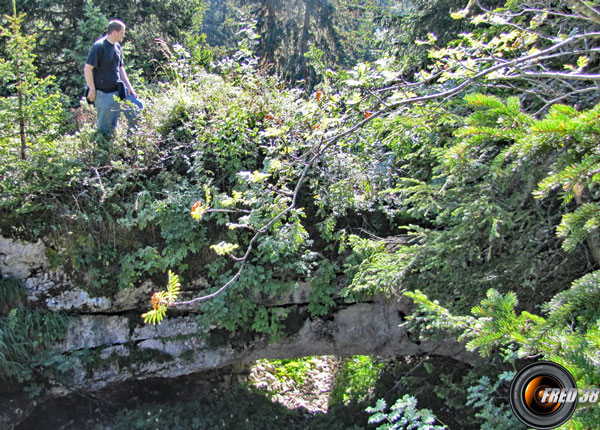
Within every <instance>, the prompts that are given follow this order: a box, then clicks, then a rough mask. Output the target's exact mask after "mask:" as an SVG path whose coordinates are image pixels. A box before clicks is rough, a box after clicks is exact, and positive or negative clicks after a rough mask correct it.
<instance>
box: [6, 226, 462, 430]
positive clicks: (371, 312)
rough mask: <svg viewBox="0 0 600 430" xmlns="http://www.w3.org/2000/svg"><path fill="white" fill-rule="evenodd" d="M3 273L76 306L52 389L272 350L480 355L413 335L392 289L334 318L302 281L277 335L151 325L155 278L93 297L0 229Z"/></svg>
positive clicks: (33, 300) (181, 319) (53, 306)
mask: <svg viewBox="0 0 600 430" xmlns="http://www.w3.org/2000/svg"><path fill="white" fill-rule="evenodd" d="M0 275H1V276H2V277H16V278H20V279H22V280H24V282H25V285H26V288H27V291H28V298H27V301H28V304H27V305H28V306H29V307H40V308H45V309H49V310H52V311H57V312H58V311H65V312H68V313H69V314H70V315H72V317H71V318H70V323H69V327H68V330H67V334H66V336H65V339H64V340H63V341H62V342H61V343H60V344H58V345H56V346H55V350H56V351H57V352H58V353H60V354H61V355H62V356H64V360H65V362H66V361H69V362H70V363H71V365H70V370H69V374H68V378H61V381H60V382H59V381H48V384H47V386H48V387H49V389H48V390H46V392H47V394H46V396H63V395H67V394H70V393H72V392H93V391H96V390H100V389H103V388H105V387H108V386H110V385H112V384H117V383H121V382H124V381H128V380H143V379H148V378H157V377H159V378H174V377H178V376H182V375H189V374H193V373H196V372H202V371H206V370H212V369H215V368H219V367H223V366H228V365H232V364H236V363H244V362H250V361H255V360H258V359H264V358H266V359H284V358H298V357H303V356H308V355H337V356H350V355H359V354H360V355H378V356H400V355H424V354H425V355H439V356H448V357H452V358H454V359H457V360H460V361H466V362H469V361H472V360H473V356H472V355H471V354H470V353H467V352H466V351H465V349H464V347H463V346H462V345H460V344H459V343H457V342H456V341H454V340H447V341H424V342H419V341H418V340H416V339H414V338H412V337H411V334H410V331H409V330H408V329H407V326H406V325H405V324H404V323H405V322H406V321H405V319H404V317H405V315H406V314H408V313H410V311H411V309H410V307H411V306H410V304H409V303H403V302H392V301H389V300H386V299H385V298H378V299H375V300H373V301H372V302H369V303H355V304H343V305H340V306H338V307H337V309H336V310H335V311H334V312H333V313H331V314H330V315H328V316H327V317H324V318H315V317H310V316H309V315H308V312H307V310H306V308H307V306H308V300H307V297H308V294H307V293H308V291H304V292H303V288H302V287H301V288H300V289H299V290H298V291H296V292H295V293H294V294H293V295H290V297H287V298H283V299H280V300H279V301H278V302H277V303H274V304H273V306H279V307H281V306H285V307H289V308H291V314H292V319H293V320H294V324H291V327H287V328H286V330H285V334H283V335H282V336H281V337H280V338H279V340H278V341H276V342H272V341H270V339H269V338H268V336H246V335H236V334H231V333H228V332H226V331H224V330H221V329H218V328H213V329H212V330H209V331H208V332H206V333H204V334H198V325H197V322H196V320H197V318H196V316H197V313H198V310H197V309H188V310H185V311H178V312H177V314H175V315H174V316H168V318H167V319H166V320H165V321H164V322H163V323H162V324H160V325H157V326H152V325H144V324H143V321H142V318H141V316H140V315H141V313H142V310H143V309H146V308H147V306H148V298H149V296H150V294H151V292H152V291H153V290H156V289H158V288H157V287H155V286H153V285H151V284H150V283H146V284H144V285H143V286H142V287H141V288H137V289H135V290H133V289H132V290H125V291H121V292H119V293H118V294H116V295H115V296H113V297H90V296H89V295H88V293H87V292H85V291H84V290H81V289H79V288H77V287H76V286H74V285H72V283H71V282H70V281H69V279H68V277H67V276H66V275H65V274H64V273H61V272H60V271H54V272H52V271H50V270H49V263H48V261H47V258H46V256H45V249H44V246H43V244H42V243H41V242H38V243H22V242H17V241H13V240H10V239H5V238H0ZM305 287H307V288H304V290H308V287H309V286H305ZM86 357H87V358H88V359H86ZM89 357H93V358H94V359H89ZM46 398H47V397H46ZM17 401H18V399H16V398H11V397H10V396H8V397H6V396H5V397H4V398H0V403H1V404H2V406H3V408H2V410H3V412H2V413H0V428H10V427H11V426H12V425H14V423H17V422H19V421H20V420H22V419H23V418H24V417H26V415H27V413H28V410H27V408H26V407H24V406H23V404H22V402H21V403H19V404H17ZM33 404H35V402H30V406H31V405H33Z"/></svg>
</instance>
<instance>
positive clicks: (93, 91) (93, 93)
mask: <svg viewBox="0 0 600 430" xmlns="http://www.w3.org/2000/svg"><path fill="white" fill-rule="evenodd" d="M87 99H88V101H89V102H90V103H92V102H93V101H94V100H96V89H91V88H90V91H89V92H88V95H87Z"/></svg>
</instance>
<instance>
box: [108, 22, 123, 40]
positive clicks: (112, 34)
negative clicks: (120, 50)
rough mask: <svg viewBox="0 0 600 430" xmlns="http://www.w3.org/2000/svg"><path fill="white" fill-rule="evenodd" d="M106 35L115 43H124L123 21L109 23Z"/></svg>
mask: <svg viewBox="0 0 600 430" xmlns="http://www.w3.org/2000/svg"><path fill="white" fill-rule="evenodd" d="M106 35H107V36H108V37H109V38H111V39H112V40H113V41H115V42H120V41H122V40H123V37H124V36H125V24H124V23H123V21H119V20H118V19H113V20H112V21H111V22H109V23H108V27H107V29H106Z"/></svg>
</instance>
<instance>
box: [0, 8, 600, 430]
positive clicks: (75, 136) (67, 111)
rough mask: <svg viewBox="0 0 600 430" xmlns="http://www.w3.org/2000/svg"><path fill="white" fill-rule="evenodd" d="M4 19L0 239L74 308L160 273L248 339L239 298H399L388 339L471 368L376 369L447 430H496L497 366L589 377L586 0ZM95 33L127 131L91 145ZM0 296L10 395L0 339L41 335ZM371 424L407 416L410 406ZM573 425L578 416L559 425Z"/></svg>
mask: <svg viewBox="0 0 600 430" xmlns="http://www.w3.org/2000/svg"><path fill="white" fill-rule="evenodd" d="M15 6H16V7H15V9H14V10H11V8H10V6H9V5H6V6H3V7H4V8H5V9H4V10H2V12H4V13H6V14H7V15H8V16H6V17H5V18H4V19H3V21H2V22H3V30H2V45H1V46H0V50H1V51H2V57H1V58H2V59H1V60H0V82H1V84H2V86H0V157H1V161H2V162H1V164H0V180H1V182H0V229H1V231H2V234H3V235H5V236H10V237H19V238H24V239H27V240H37V239H41V240H43V241H44V243H45V244H46V246H47V249H48V256H49V258H51V260H52V261H53V264H55V265H56V267H63V268H65V270H67V271H69V272H70V273H71V274H72V275H73V276H74V277H75V278H76V279H77V280H78V282H80V283H81V285H82V286H84V287H85V289H86V290H88V291H89V292H91V293H93V294H98V295H100V294H107V293H109V292H111V291H118V290H120V289H125V288H136V286H139V285H140V284H141V282H143V281H144V280H147V279H152V280H154V281H156V282H157V283H159V284H166V282H167V272H168V271H169V270H172V271H174V272H175V273H177V274H178V275H179V276H180V277H181V279H182V286H183V287H182V292H181V295H182V297H183V298H184V299H185V300H194V299H198V298H202V297H204V296H206V295H208V294H213V293H217V292H218V294H217V295H216V296H215V297H214V298H212V299H211V300H205V301H204V302H203V313H202V314H201V315H202V316H201V320H202V322H203V323H204V324H217V325H218V326H220V327H223V328H225V329H227V330H230V331H239V330H250V331H253V332H258V333H267V334H269V335H271V336H273V337H277V336H279V335H281V332H282V329H283V327H284V325H285V321H286V317H287V315H288V310H287V309H284V308H281V309H279V308H267V307H264V306H260V305H258V304H257V302H256V300H255V299H256V297H258V296H262V297H269V298H275V297H277V296H279V295H281V294H284V293H285V292H288V291H290V290H292V289H294V288H297V285H298V283H299V282H310V284H311V286H312V290H311V295H310V300H311V304H310V308H309V311H310V313H311V314H312V315H326V314H327V313H329V312H331V310H332V309H335V307H336V306H339V305H340V304H341V303H342V302H343V301H344V300H352V301H355V300H368V299H369V298H370V297H371V296H373V295H377V294H385V295H386V296H387V297H389V299H390V300H397V299H400V298H401V297H404V296H405V295H408V296H409V297H411V298H412V299H414V300H415V301H416V302H417V303H418V304H419V306H420V307H419V310H418V311H417V312H416V313H415V315H414V316H413V318H412V320H411V324H412V325H411V330H414V332H415V333H420V334H421V336H423V338H426V337H429V336H442V337H444V336H445V337H448V336H454V337H459V336H460V337H461V339H465V340H467V341H468V343H467V344H466V347H467V348H470V349H475V350H478V351H479V352H480V353H481V355H482V361H481V363H480V364H479V365H477V366H474V367H473V368H469V369H460V371H458V370H457V371H454V372H448V371H447V369H441V368H440V369H434V370H429V371H428V372H423V373H422V374H419V377H418V378H415V375H416V373H411V372H412V371H410V370H407V371H405V372H404V373H402V372H400V374H401V375H403V379H402V381H403V383H402V384H401V386H402V387H404V388H405V390H407V391H410V389H411V387H412V389H413V394H419V393H418V392H417V390H416V387H418V386H421V387H423V386H426V387H432V388H431V389H429V390H427V389H425V390H423V391H422V392H421V394H423V393H426V392H427V393H428V395H424V396H423V399H424V401H425V402H429V403H426V406H429V407H434V409H435V413H436V414H438V416H439V417H440V419H441V420H442V421H443V422H446V423H449V421H448V418H446V417H453V418H450V419H453V420H454V421H452V424H453V426H454V427H455V428H477V427H480V428H490V429H491V428H494V429H499V428H517V426H518V423H516V422H515V420H514V418H513V417H512V414H511V412H510V410H509V407H508V404H507V402H506V400H505V397H506V393H507V389H508V386H509V383H510V380H511V379H512V377H513V376H514V372H515V370H517V369H519V368H520V367H521V366H522V363H523V361H521V360H526V359H528V360H531V359H540V358H544V359H550V360H553V361H557V362H559V363H561V364H563V365H564V366H566V367H567V368H568V369H569V370H570V371H571V372H572V373H573V375H574V376H575V378H576V379H577V381H578V385H579V387H580V388H583V387H587V386H597V385H599V384H600V373H599V371H598V363H599V360H600V356H598V346H600V333H599V332H598V327H599V326H598V321H599V318H600V315H599V314H598V312H599V309H600V306H599V302H600V294H599V293H600V292H599V286H600V284H599V277H600V275H599V272H598V269H599V265H600V238H599V236H598V234H599V233H598V228H599V226H600V205H599V199H600V187H599V186H598V182H599V180H600V151H599V145H598V142H599V139H598V138H599V136H598V135H599V131H600V128H599V127H600V126H599V124H600V122H599V121H598V116H599V112H600V111H599V109H600V107H599V106H598V105H597V102H598V81H599V79H600V77H599V76H600V75H599V74H598V68H599V57H598V49H599V48H598V38H599V37H600V32H599V31H598V27H599V25H600V12H599V9H598V6H599V4H598V2H597V1H578V0H557V1H536V0H530V1H523V0H510V1H506V2H504V1H464V2H455V1H445V0H436V1H420V0H413V1H397V2H392V1H389V2H383V1H382V2H376V1H367V0H365V1H359V0H356V1H316V0H303V1H295V2H282V1H277V0H270V1H253V2H237V1H220V2H217V1H212V2H211V1H200V0H172V1H161V2H158V1H156V2H155V1H150V0H147V1H145V2H134V1H131V2H127V1H124V2H118V4H117V3H115V2H106V1H102V0H98V1H88V2H84V1H66V0H65V1H56V2H53V3H52V4H51V5H49V4H48V2H42V1H27V2H19V1H17V2H16V5H15ZM449 10H450V11H451V12H452V13H451V14H450V13H448V11H449ZM21 12H25V13H26V15H20V13H21ZM113 17H118V18H120V19H122V20H124V21H125V22H126V24H127V25H128V30H127V35H126V44H125V52H126V65H127V68H128V74H129V76H130V77H133V80H134V86H135V87H136V88H137V89H138V90H139V91H140V92H141V94H142V95H143V97H144V99H145V105H146V109H145V111H144V117H143V119H142V126H141V128H140V130H139V132H138V133H137V134H135V135H134V136H131V137H128V136H126V135H125V133H124V130H119V132H118V133H117V137H116V138H115V139H114V140H113V141H105V140H104V139H102V138H101V137H100V136H98V135H97V134H96V133H95V131H94V125H93V120H91V119H90V117H91V118H93V113H91V111H90V110H89V109H88V108H87V107H86V106H81V107H77V106H78V104H79V93H80V89H81V84H82V82H83V79H82V76H81V73H80V71H81V70H82V65H83V61H84V59H85V55H86V53H87V49H88V48H89V46H90V45H91V43H92V42H93V41H94V40H95V39H96V38H97V37H99V36H100V35H101V33H102V32H103V29H104V28H105V25H106V22H107V19H108V18H113ZM190 211H192V212H191V213H190ZM191 215H192V216H191ZM200 277H202V278H204V279H206V280H207V281H208V285H205V286H200V287H193V286H192V285H193V284H192V283H189V284H186V281H192V280H194V279H197V278H200ZM2 282H3V286H2V288H3V290H2V291H5V293H3V295H1V296H0V297H1V298H2V300H3V302H1V303H0V310H2V311H3V312H4V313H3V315H5V316H3V317H2V319H1V322H0V324H1V326H0V328H1V329H2V331H0V376H1V377H2V378H3V380H4V381H6V382H7V383H8V384H13V385H14V384H26V383H28V382H31V381H33V380H34V379H35V378H36V375H34V374H33V373H32V372H30V371H28V367H27V362H26V360H27V358H24V357H27V356H28V355H29V356H31V352H32V351H37V350H38V349H39V348H42V347H43V346H44V344H43V343H42V344H40V343H39V342H38V344H36V345H34V346H32V345H29V344H27V342H28V341H27V339H28V338H27V336H25V335H23V334H22V333H18V332H14V333H13V332H11V330H13V331H14V330H16V329H15V327H18V325H19V324H15V321H21V320H20V319H19V318H21V319H23V320H25V319H26V320H27V321H30V322H31V324H37V325H39V326H40V327H42V326H43V327H46V328H44V330H46V329H47V328H48V327H55V330H54V329H53V330H54V331H56V332H57V333H58V332H60V331H61V330H62V329H63V328H62V326H63V324H62V323H61V322H60V321H54V320H52V317H51V316H48V315H45V314H44V315H39V314H35V315H33V314H32V312H34V311H31V310H26V309H20V310H19V311H18V312H17V311H15V310H14V309H13V310H12V311H10V309H11V308H13V307H15V303H17V302H18V300H17V297H18V295H19V292H18V290H19V287H18V286H14V285H16V284H15V283H14V282H13V281H12V280H11V281H10V284H9V281H8V280H2ZM9 285H10V286H9ZM428 297H429V299H431V300H437V301H438V302H432V301H430V300H429V299H428ZM440 303H441V304H440ZM9 311H10V312H9ZM35 312H38V311H35ZM32 315H33V316H32ZM44 318H46V319H48V320H52V322H53V324H54V325H52V324H50V323H44V324H40V323H39V321H41V320H43V319H44ZM40 330H42V329H41V328H40ZM6 333H9V334H10V333H12V336H22V337H23V339H22V341H21V342H20V343H19V345H21V344H23V345H25V346H24V348H30V350H25V352H26V353H23V351H20V350H18V348H15V347H14V345H11V341H10V339H11V338H10V337H8V336H7V334H6ZM36 333H37V332H36ZM53 333H54V332H53ZM57 336H58V335H57ZM43 337H44V338H45V339H47V340H48V341H51V340H52V339H53V337H52V336H43ZM14 338H18V339H21V338H20V337H13V339H14ZM24 360H25V362H24ZM424 360H425V361H429V360H431V362H432V363H433V362H435V360H434V359H433V358H431V359H429V358H427V359H424ZM440 381H442V382H443V383H444V387H445V388H440V385H441V384H440ZM427 384H429V385H427ZM396 388H397V384H396ZM432 393H433V394H432ZM398 397H401V396H400V395H398ZM435 397H437V398H438V400H437V401H438V402H439V401H440V399H441V402H442V405H443V406H439V404H440V403H436V401H435V399H434V398H435ZM374 400H375V399H369V398H363V400H362V401H363V402H364V404H361V407H362V408H363V409H364V406H366V404H369V402H371V403H370V404H372V405H374V404H375V402H374ZM388 400H390V399H388ZM342 403H343V402H342ZM435 405H438V406H435ZM396 406H397V409H398V410H402V411H404V415H405V416H411V417H412V418H411V419H412V420H413V421H414V422H415V423H418V422H419V421H420V420H426V419H425V418H418V417H417V415H416V414H417V413H418V412H417V409H416V407H415V404H414V402H412V400H411V398H408V397H403V398H402V401H400V402H398V404H397V405H396ZM181 407H185V406H181ZM464 408H468V409H467V410H468V411H470V412H469V413H468V414H464V413H463V414H457V413H456V411H457V410H460V411H462V410H464ZM376 409H378V410H379V411H380V412H382V413H383V415H381V414H380V415H375V416H376V417H378V418H379V419H383V418H384V417H387V419H389V420H390V421H394V422H395V424H390V425H392V426H394V427H393V428H404V427H402V424H401V423H400V421H397V422H396V420H397V419H398V418H399V416H400V414H395V415H389V416H388V415H385V406H384V405H383V404H382V403H381V402H379V403H378V405H377V408H376ZM376 412H377V411H376V410H371V413H373V414H376ZM411 414H412V415H411ZM428 415H429V412H427V411H425V412H424V416H428ZM120 419H126V418H124V417H121V418H120ZM337 419H338V420H340V421H339V422H342V423H343V418H342V417H338V418H337ZM374 419H375V418H374ZM431 419H432V420H433V418H431ZM432 422H433V421H432ZM595 422H598V411H597V408H596V409H594V408H585V407H583V408H580V409H578V412H577V413H576V415H575V416H574V418H573V419H572V420H571V422H570V423H569V424H567V425H565V427H564V428H578V429H579V428H592V426H593V423H595ZM354 424H355V423H354ZM437 424H438V425H440V426H442V425H443V424H441V422H438V423H437ZM340 425H342V424H340ZM358 425H359V428H362V427H360V424H358ZM365 426H366V424H365ZM348 427H349V425H348V426H346V427H341V428H348ZM451 427H452V426H451Z"/></svg>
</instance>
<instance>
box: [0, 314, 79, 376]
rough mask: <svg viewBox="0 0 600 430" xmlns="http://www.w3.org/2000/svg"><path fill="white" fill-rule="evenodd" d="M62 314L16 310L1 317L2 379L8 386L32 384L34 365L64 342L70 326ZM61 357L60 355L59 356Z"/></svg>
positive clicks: (0, 365)
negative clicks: (50, 350) (42, 356)
mask: <svg viewBox="0 0 600 430" xmlns="http://www.w3.org/2000/svg"><path fill="white" fill-rule="evenodd" d="M68 322H69V320H68V318H67V317H66V316H64V315H62V314H57V313H53V312H47V311H43V310H30V309H13V310H12V311H10V313H9V314H8V316H5V317H4V316H2V317H0V379H1V380H2V381H3V383H5V384H13V383H19V384H22V383H25V382H28V383H30V382H32V380H34V379H35V377H36V375H37V371H36V368H35V367H34V366H36V365H40V366H44V363H45V364H48V363H47V362H45V361H43V362H42V363H38V357H39V356H40V355H41V354H43V352H44V350H45V349H47V348H49V347H51V346H52V345H53V344H55V343H56V342H58V341H59V340H61V339H62V338H63V337H64V335H65V333H66V329H67V326H68ZM59 355H60V354H59Z"/></svg>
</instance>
